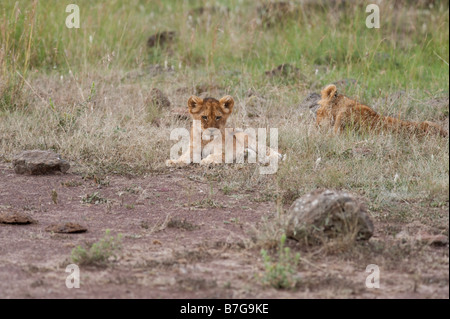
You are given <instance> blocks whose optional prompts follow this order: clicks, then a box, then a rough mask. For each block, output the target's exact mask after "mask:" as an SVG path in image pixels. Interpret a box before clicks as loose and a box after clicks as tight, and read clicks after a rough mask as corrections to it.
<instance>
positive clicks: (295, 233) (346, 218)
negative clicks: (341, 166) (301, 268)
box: [287, 190, 374, 244]
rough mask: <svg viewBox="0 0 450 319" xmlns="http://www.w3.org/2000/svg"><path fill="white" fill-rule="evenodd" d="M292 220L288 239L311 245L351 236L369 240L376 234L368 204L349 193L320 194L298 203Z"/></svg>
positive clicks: (328, 192) (294, 205) (302, 199)
mask: <svg viewBox="0 0 450 319" xmlns="http://www.w3.org/2000/svg"><path fill="white" fill-rule="evenodd" d="M288 219H289V222H288V227H287V235H288V237H290V238H293V239H296V240H298V241H302V242H305V243H307V244H321V243H323V242H324V241H326V240H328V239H337V238H343V237H347V236H354V239H355V240H368V239H369V238H370V237H372V235H373V231H374V227H373V223H372V221H371V220H370V218H369V216H368V215H367V209H366V206H365V204H364V203H363V202H362V201H360V200H358V199H357V198H356V197H354V196H353V195H351V194H349V193H346V192H338V191H333V190H325V191H320V190H316V191H314V192H312V193H309V194H307V195H305V196H303V197H301V198H299V199H297V200H296V201H295V202H294V203H293V204H292V206H291V208H290V209H289V212H288Z"/></svg>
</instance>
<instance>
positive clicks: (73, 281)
mask: <svg viewBox="0 0 450 319" xmlns="http://www.w3.org/2000/svg"><path fill="white" fill-rule="evenodd" d="M66 272H68V273H70V275H69V276H67V278H66V287H67V288H68V289H72V288H80V267H78V266H77V265H75V264H70V265H68V266H67V267H66Z"/></svg>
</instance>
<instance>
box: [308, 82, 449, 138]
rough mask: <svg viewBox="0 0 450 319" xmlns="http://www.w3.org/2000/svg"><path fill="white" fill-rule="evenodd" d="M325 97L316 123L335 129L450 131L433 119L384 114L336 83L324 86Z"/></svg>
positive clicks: (321, 102)
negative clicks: (413, 119) (412, 119)
mask: <svg viewBox="0 0 450 319" xmlns="http://www.w3.org/2000/svg"><path fill="white" fill-rule="evenodd" d="M321 94H322V99H321V100H320V101H319V105H320V107H319V109H318V110H317V120H316V121H317V124H318V125H320V126H323V125H329V126H333V128H334V132H335V133H339V132H340V130H341V129H344V128H346V127H351V128H354V129H357V130H366V131H382V130H383V131H390V132H396V133H397V132H398V133H406V134H415V135H417V136H425V135H428V134H434V135H441V136H444V137H446V136H448V133H447V132H446V131H445V130H444V129H443V128H442V127H441V126H440V125H438V124H436V123H433V122H428V121H425V122H422V123H418V122H408V121H403V120H400V119H396V118H393V117H389V116H382V115H380V114H378V113H377V112H375V111H374V110H373V109H371V108H370V107H368V106H367V105H364V104H360V103H358V102H356V101H354V100H352V99H350V98H348V97H346V96H344V95H342V94H338V92H337V88H336V86H335V85H328V86H327V87H326V88H325V89H323V90H322V93H321Z"/></svg>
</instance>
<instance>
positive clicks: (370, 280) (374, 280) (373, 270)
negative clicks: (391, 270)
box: [366, 264, 380, 289]
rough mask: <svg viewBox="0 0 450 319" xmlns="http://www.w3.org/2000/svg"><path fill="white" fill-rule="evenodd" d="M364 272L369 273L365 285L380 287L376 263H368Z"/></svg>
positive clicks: (378, 269)
mask: <svg viewBox="0 0 450 319" xmlns="http://www.w3.org/2000/svg"><path fill="white" fill-rule="evenodd" d="M366 272H368V273H370V275H369V276H367V278H366V287H367V288H369V289H373V288H377V289H379V288H380V268H379V267H378V266H377V265H373V264H371V265H368V266H367V267H366Z"/></svg>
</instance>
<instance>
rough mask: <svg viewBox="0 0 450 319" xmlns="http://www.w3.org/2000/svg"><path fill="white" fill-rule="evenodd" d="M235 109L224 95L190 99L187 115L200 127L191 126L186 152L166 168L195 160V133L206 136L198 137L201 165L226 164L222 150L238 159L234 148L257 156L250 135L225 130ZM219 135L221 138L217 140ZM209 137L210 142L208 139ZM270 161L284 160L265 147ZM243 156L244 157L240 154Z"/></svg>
mask: <svg viewBox="0 0 450 319" xmlns="http://www.w3.org/2000/svg"><path fill="white" fill-rule="evenodd" d="M233 107H234V100H233V98H232V97H231V96H229V95H227V96H224V97H223V98H221V99H220V100H216V99H214V98H211V97H208V98H205V99H201V98H199V97H197V96H191V97H190V98H189V100H188V109H189V113H190V115H191V117H192V119H193V120H194V121H198V122H199V123H200V125H198V126H197V127H196V126H195V125H192V127H191V134H190V143H189V151H187V152H185V153H184V154H182V155H181V156H180V158H178V159H177V160H167V161H166V166H183V165H187V164H188V163H191V162H193V158H194V142H193V136H194V134H198V136H203V137H205V136H206V140H205V139H204V138H201V149H200V150H199V151H200V152H201V158H202V159H201V162H200V165H210V164H215V163H223V162H225V151H226V150H228V151H230V152H232V153H231V154H232V155H233V160H236V159H237V156H236V149H237V148H238V149H242V150H244V149H245V150H246V151H247V152H248V154H250V153H253V154H256V147H255V145H256V139H255V137H254V136H252V135H251V134H246V133H244V132H237V133H236V132H230V131H229V130H227V129H225V125H226V123H227V120H228V117H229V116H230V115H231V113H232V111H233ZM219 133H220V136H221V139H220V138H218V136H219ZM208 138H209V139H208ZM267 149H268V152H267V154H268V156H269V160H273V159H274V158H272V157H276V158H277V160H278V159H283V156H282V155H281V154H279V153H278V152H276V151H274V150H272V149H270V148H267ZM242 155H243V154H242Z"/></svg>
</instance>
